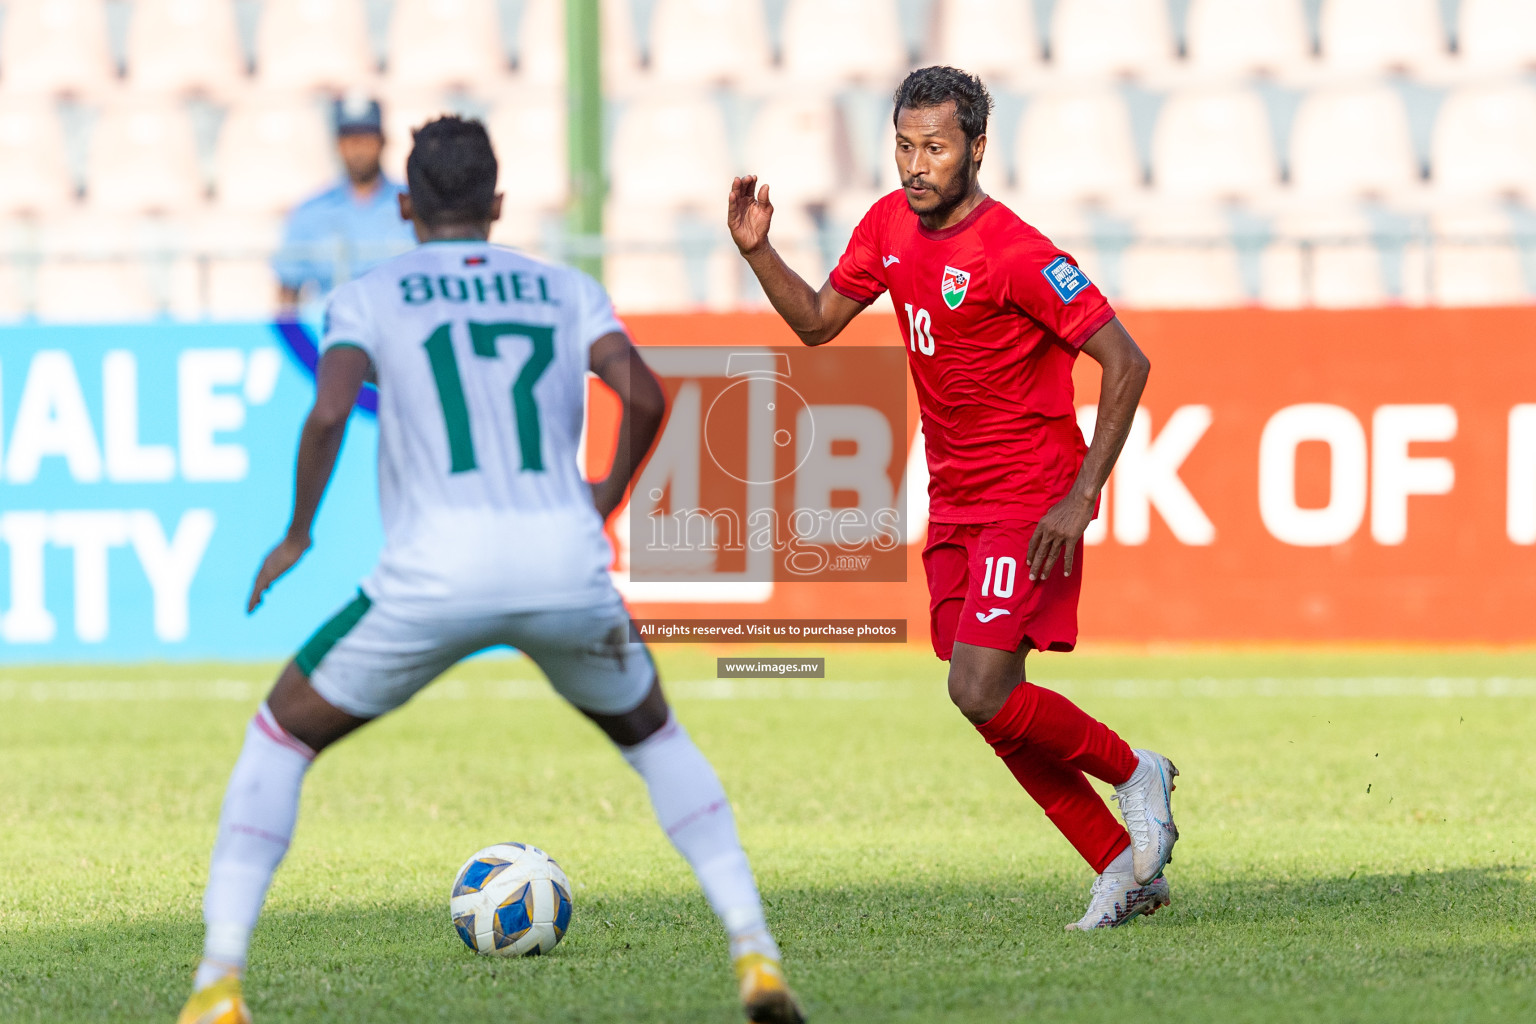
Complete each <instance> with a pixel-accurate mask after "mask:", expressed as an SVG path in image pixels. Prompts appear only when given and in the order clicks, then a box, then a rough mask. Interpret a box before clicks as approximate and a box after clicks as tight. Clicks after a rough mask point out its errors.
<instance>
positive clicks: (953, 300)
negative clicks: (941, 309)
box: [939, 267, 971, 309]
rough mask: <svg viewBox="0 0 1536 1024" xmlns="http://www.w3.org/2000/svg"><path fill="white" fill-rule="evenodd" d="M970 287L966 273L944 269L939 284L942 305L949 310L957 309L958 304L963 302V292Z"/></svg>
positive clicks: (969, 280) (950, 268)
mask: <svg viewBox="0 0 1536 1024" xmlns="http://www.w3.org/2000/svg"><path fill="white" fill-rule="evenodd" d="M970 286H971V275H970V273H969V272H968V271H964V270H956V269H955V268H954V267H945V268H944V279H943V280H942V281H941V282H939V294H941V295H943V296H944V305H946V306H948V307H949V308H950V309H959V308H960V303H962V302H964V301H965V290H966V289H967V288H969V287H970Z"/></svg>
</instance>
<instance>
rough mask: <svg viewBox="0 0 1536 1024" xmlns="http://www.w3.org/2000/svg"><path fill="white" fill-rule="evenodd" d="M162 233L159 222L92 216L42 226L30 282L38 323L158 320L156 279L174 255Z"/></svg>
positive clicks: (76, 216)
mask: <svg viewBox="0 0 1536 1024" xmlns="http://www.w3.org/2000/svg"><path fill="white" fill-rule="evenodd" d="M163 228H164V223H163V222H156V221H146V220H142V219H138V218H131V217H116V216H103V215H100V214H95V213H89V214H84V213H82V214H74V215H71V216H67V217H62V218H58V219H55V220H52V221H50V222H49V223H47V224H46V225H45V226H44V230H43V232H42V236H41V238H40V243H41V244H40V250H41V255H42V262H41V263H40V264H39V265H38V268H37V275H36V278H35V280H34V282H33V285H34V295H33V299H34V305H35V311H36V313H37V317H38V319H39V320H42V321H45V322H49V323H109V322H123V321H141V320H149V319H153V318H154V317H156V316H158V315H159V314H160V312H161V310H162V308H163V305H164V304H163V301H162V296H161V294H160V289H159V288H157V277H159V278H163V277H164V274H163V273H162V271H163V269H164V265H165V264H166V263H168V260H169V254H170V253H171V252H172V251H173V249H174V245H173V243H174V239H172V238H170V237H168V236H166V234H165V233H164V230H163Z"/></svg>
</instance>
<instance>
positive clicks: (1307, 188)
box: [1291, 85, 1420, 197]
mask: <svg viewBox="0 0 1536 1024" xmlns="http://www.w3.org/2000/svg"><path fill="white" fill-rule="evenodd" d="M1419 180H1420V177H1419V173H1418V167H1417V160H1416V158H1415V156H1414V152H1413V142H1412V139H1411V138H1410V136H1409V130H1408V114H1407V112H1406V110H1405V109H1404V107H1403V101H1402V99H1401V97H1400V96H1399V95H1398V94H1397V93H1396V92H1395V91H1394V90H1393V89H1391V88H1390V87H1388V86H1385V85H1382V86H1366V87H1363V88H1353V89H1344V90H1337V91H1328V92H1316V93H1312V94H1311V95H1309V96H1307V97H1306V98H1305V99H1304V100H1302V103H1301V107H1300V108H1299V109H1298V110H1297V112H1296V123H1295V126H1294V127H1293V129H1292V132H1291V182H1292V184H1293V185H1294V186H1295V187H1296V189H1297V191H1299V192H1302V193H1305V194H1309V195H1321V196H1341V197H1342V196H1358V195H1387V194H1391V193H1394V192H1398V191H1402V190H1406V189H1410V188H1412V187H1414V186H1415V185H1417V184H1418V183H1419Z"/></svg>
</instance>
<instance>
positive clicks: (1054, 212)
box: [989, 191, 1104, 288]
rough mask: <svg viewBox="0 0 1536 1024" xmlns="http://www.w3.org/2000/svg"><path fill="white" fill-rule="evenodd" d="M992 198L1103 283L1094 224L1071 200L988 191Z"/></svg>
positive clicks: (1096, 281) (1092, 277)
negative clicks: (1042, 199)
mask: <svg viewBox="0 0 1536 1024" xmlns="http://www.w3.org/2000/svg"><path fill="white" fill-rule="evenodd" d="M989 194H990V195H991V196H992V198H994V199H996V200H997V201H998V202H1000V203H1002V204H1003V205H1005V206H1007V207H1008V209H1010V210H1012V211H1013V212H1014V213H1015V214H1017V215H1018V216H1019V218H1020V219H1021V220H1023V221H1024V223H1026V224H1028V225H1029V226H1030V227H1032V228H1034V229H1035V230H1036V231H1038V232H1040V233H1041V234H1042V235H1044V236H1045V237H1046V238H1048V239H1050V241H1051V244H1052V245H1054V246H1056V247H1057V248H1058V249H1061V250H1063V251H1065V252H1067V253H1069V254H1071V256H1072V258H1073V259H1074V260H1076V261H1077V265H1078V266H1080V267H1082V268H1083V271H1084V273H1086V274H1087V275H1088V278H1089V279H1090V280H1091V281H1093V283H1094V284H1096V285H1099V286H1100V287H1101V288H1102V287H1103V286H1104V276H1103V274H1102V273H1101V270H1102V269H1103V268H1102V264H1101V263H1100V261H1099V251H1098V246H1097V245H1096V243H1095V241H1094V237H1093V226H1092V225H1091V224H1089V223H1088V219H1087V218H1086V217H1084V216H1083V211H1082V208H1081V207H1079V206H1077V205H1076V204H1074V203H1060V202H1041V201H1038V200H1035V199H1031V198H1030V197H1029V196H1026V195H1024V194H1023V193H1021V192H1015V191H998V192H989Z"/></svg>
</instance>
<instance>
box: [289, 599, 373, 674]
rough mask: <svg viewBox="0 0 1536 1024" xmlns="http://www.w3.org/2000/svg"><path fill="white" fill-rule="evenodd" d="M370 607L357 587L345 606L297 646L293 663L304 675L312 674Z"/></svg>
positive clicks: (368, 601) (367, 600)
mask: <svg viewBox="0 0 1536 1024" xmlns="http://www.w3.org/2000/svg"><path fill="white" fill-rule="evenodd" d="M372 607H373V601H372V600H371V599H370V598H369V597H368V595H367V594H365V593H363V592H362V590H361V589H359V590H358V592H357V596H356V597H354V598H353V599H352V601H351V602H350V603H349V604H348V605H347V606H346V607H345V608H343V609H342V610H341V611H339V612H337V613H336V614H335V615H333V616H331V619H330V621H329V622H327V623H326V624H325V625H323V626H321V627H320V628H319V629H317V630H315V635H314V636H312V637H310V638H309V640H308V641H307V642H305V644H304V646H303V647H300V648H299V653H298V654H296V655H294V658H293V661H294V664H296V665H298V666H299V670H300V671H301V672H303V673H304V674H305V675H307V676H309V675H314V673H315V667H316V666H317V665H319V664H320V662H321V661H323V660H324V659H325V656H326V655H327V654H329V653H331V648H332V647H335V646H336V644H337V643H338V642H339V641H340V640H341V638H342V637H344V636H346V635H347V634H348V633H350V632H352V628H353V627H354V626H356V625H357V624H358V623H359V622H360V621H362V618H363V616H364V615H367V614H368V609H369V608H372Z"/></svg>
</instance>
